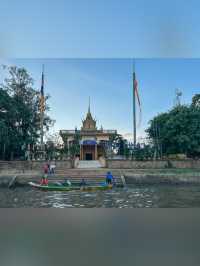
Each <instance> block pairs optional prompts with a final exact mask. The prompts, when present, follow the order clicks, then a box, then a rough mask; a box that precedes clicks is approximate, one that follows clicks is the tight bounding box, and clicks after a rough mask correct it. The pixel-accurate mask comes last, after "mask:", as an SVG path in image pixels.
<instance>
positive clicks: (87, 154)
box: [85, 153, 93, 161]
mask: <svg viewBox="0 0 200 266" xmlns="http://www.w3.org/2000/svg"><path fill="white" fill-rule="evenodd" d="M85 160H86V161H92V160H93V158H92V153H86V154H85Z"/></svg>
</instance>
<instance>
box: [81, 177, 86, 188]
mask: <svg viewBox="0 0 200 266" xmlns="http://www.w3.org/2000/svg"><path fill="white" fill-rule="evenodd" d="M86 185H87V184H86V182H85V179H84V178H82V180H81V183H80V186H81V187H84V186H86Z"/></svg>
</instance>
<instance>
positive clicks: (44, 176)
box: [41, 163, 49, 186]
mask: <svg viewBox="0 0 200 266" xmlns="http://www.w3.org/2000/svg"><path fill="white" fill-rule="evenodd" d="M48 172H49V167H48V164H47V163H46V164H45V165H44V175H43V177H42V180H41V185H45V186H47V185H48Z"/></svg>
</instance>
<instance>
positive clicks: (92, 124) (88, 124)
mask: <svg viewBox="0 0 200 266" xmlns="http://www.w3.org/2000/svg"><path fill="white" fill-rule="evenodd" d="M82 122H83V126H82V128H81V130H84V131H88V130H89V131H90V130H97V127H96V120H95V119H94V118H93V117H92V114H91V111H90V98H89V106H88V112H87V115H86V118H85V119H84V120H83V121H82Z"/></svg>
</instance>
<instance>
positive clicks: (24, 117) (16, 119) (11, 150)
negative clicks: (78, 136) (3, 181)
mask: <svg viewBox="0 0 200 266" xmlns="http://www.w3.org/2000/svg"><path fill="white" fill-rule="evenodd" d="M6 71H7V78H6V79H5V80H4V82H3V84H2V87H1V88H0V125H1V126H0V159H13V158H24V155H25V151H26V150H27V147H28V146H29V147H33V145H36V144H37V142H38V138H39V133H40V112H39V98H40V92H39V91H38V90H35V89H34V88H33V84H34V82H33V79H32V78H31V77H30V75H29V74H28V72H27V71H26V69H24V68H17V67H16V66H11V67H7V68H6ZM47 99H48V97H47V98H46V100H47ZM46 110H47V111H48V110H49V107H48V106H47V108H46ZM52 122H53V121H52V120H51V119H50V117H49V116H47V115H45V117H44V127H45V130H46V131H48V129H49V127H50V126H51V125H52Z"/></svg>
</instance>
